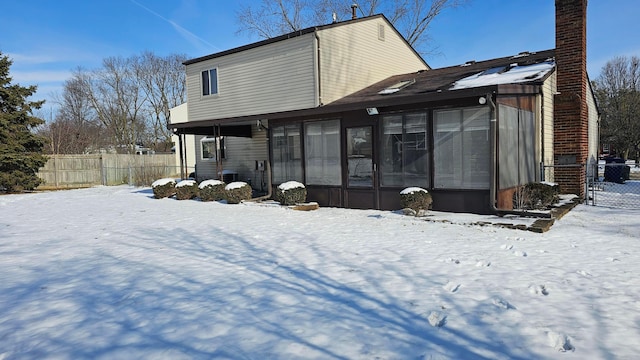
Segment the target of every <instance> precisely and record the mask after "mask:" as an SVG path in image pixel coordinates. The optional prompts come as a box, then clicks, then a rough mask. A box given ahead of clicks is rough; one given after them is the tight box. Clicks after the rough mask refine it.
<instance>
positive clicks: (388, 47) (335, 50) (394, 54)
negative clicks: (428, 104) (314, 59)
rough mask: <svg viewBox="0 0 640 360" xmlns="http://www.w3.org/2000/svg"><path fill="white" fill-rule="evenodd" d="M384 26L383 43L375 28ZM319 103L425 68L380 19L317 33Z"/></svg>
mask: <svg viewBox="0 0 640 360" xmlns="http://www.w3.org/2000/svg"><path fill="white" fill-rule="evenodd" d="M379 26H384V28H385V30H384V40H381V39H380V38H379V36H378V30H379V29H378V27H379ZM318 38H319V41H320V77H321V97H322V99H321V101H322V103H323V104H328V103H330V102H332V101H335V100H338V99H340V98H341V97H344V96H346V95H349V94H351V93H353V92H356V91H358V90H361V89H363V88H365V87H367V86H370V85H372V84H374V83H376V82H378V81H381V80H384V79H386V78H388V77H389V76H392V75H397V74H403V73H410V72H415V71H418V70H423V69H426V66H425V64H424V62H423V61H422V60H421V58H420V57H419V56H418V55H417V54H416V53H415V52H414V51H413V50H412V49H411V48H410V47H409V45H407V43H406V42H405V41H404V40H403V39H402V37H400V36H399V35H398V33H396V32H395V31H394V30H393V29H392V28H391V27H390V25H389V23H388V22H387V21H385V20H384V19H383V18H382V17H374V18H371V19H368V20H363V21H360V22H354V23H352V24H349V25H348V26H335V27H330V28H326V29H322V30H320V31H318Z"/></svg>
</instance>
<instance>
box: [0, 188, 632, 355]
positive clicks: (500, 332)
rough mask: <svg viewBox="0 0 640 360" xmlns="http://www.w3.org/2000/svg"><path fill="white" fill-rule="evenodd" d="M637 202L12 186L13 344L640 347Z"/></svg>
mask: <svg viewBox="0 0 640 360" xmlns="http://www.w3.org/2000/svg"><path fill="white" fill-rule="evenodd" d="M638 215H639V213H638V211H633V210H623V209H611V208H601V207H593V206H587V205H578V206H577V207H576V208H574V209H573V210H572V211H570V212H569V213H568V214H567V215H565V216H564V217H562V219H560V220H558V221H556V223H555V224H554V225H553V227H552V228H551V229H550V231H548V232H546V233H543V234H538V233H533V232H527V231H521V230H512V229H505V228H501V227H497V226H490V225H489V226H476V225H464V223H465V222H466V220H469V219H473V218H474V217H475V218H476V219H484V217H476V216H475V215H472V214H448V215H447V216H449V218H448V219H449V220H451V221H452V222H446V221H445V222H440V221H432V220H433V218H434V217H437V216H440V214H436V215H434V216H432V217H429V216H427V217H425V218H416V217H413V216H403V215H401V213H400V212H393V211H376V210H349V209H338V208H320V209H318V210H315V211H310V212H307V211H295V210H291V209H289V208H287V207H282V206H277V205H273V204H260V203H245V204H238V205H227V204H224V203H223V202H201V201H197V200H186V201H177V200H175V199H170V198H165V199H154V198H153V193H152V191H151V189H150V188H134V187H128V186H117V187H96V188H91V189H80V190H70V191H57V192H42V193H32V194H21V195H4V196H0V358H1V359H36V358H58V359H80V358H92V359H93V358H96V359H115V358H117V359H132V358H136V359H137V358H146V359H210V358H225V359H263V358H277V359H301V358H303V359H328V358H339V359H375V358H379V359H533V358H535V359H559V358H562V359H584V358H589V359H632V358H635V357H636V356H637V354H638V353H640V342H638V341H637V340H638V338H639V337H640V328H639V327H638V322H639V321H640V282H639V280H638V277H637V274H638V273H639V272H640V242H639V241H638V238H639V233H638V232H639V229H640V216H638ZM442 216H444V214H442ZM500 221H503V222H505V221H509V219H501V220H500ZM525 255H526V256H525Z"/></svg>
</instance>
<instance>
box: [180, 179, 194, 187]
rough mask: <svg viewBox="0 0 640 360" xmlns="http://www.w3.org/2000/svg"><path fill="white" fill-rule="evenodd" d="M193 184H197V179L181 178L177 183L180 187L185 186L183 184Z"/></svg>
mask: <svg viewBox="0 0 640 360" xmlns="http://www.w3.org/2000/svg"><path fill="white" fill-rule="evenodd" d="M193 185H196V181H195V180H190V179H188V180H180V181H179V182H178V183H177V184H176V187H177V188H179V187H183V186H193Z"/></svg>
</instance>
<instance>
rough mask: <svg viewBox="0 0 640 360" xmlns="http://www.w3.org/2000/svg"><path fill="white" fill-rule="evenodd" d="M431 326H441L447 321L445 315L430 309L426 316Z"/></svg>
mask: <svg viewBox="0 0 640 360" xmlns="http://www.w3.org/2000/svg"><path fill="white" fill-rule="evenodd" d="M427 320H428V321H429V324H430V325H431V326H433V327H442V326H443V325H444V324H445V323H446V322H447V316H446V315H444V314H443V313H441V312H438V311H432V312H431V313H430V314H429V317H428V318H427Z"/></svg>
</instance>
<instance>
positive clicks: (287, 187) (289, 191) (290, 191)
mask: <svg viewBox="0 0 640 360" xmlns="http://www.w3.org/2000/svg"><path fill="white" fill-rule="evenodd" d="M274 197H275V199H276V201H278V202H279V203H280V204H282V205H287V206H289V205H295V204H301V203H304V202H305V201H306V200H307V189H306V188H305V187H304V185H303V184H301V183H299V182H297V181H287V182H284V183H282V184H280V185H279V186H278V191H276V193H275V196H274Z"/></svg>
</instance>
